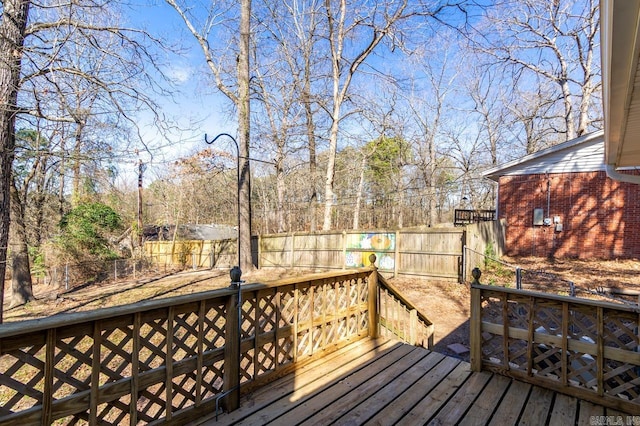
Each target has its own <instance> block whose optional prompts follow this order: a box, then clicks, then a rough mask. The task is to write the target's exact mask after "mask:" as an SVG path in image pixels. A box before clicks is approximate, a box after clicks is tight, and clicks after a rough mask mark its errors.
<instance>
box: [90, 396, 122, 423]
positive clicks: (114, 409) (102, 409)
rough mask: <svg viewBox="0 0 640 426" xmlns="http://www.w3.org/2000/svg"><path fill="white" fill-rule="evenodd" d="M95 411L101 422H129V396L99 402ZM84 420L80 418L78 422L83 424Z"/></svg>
mask: <svg viewBox="0 0 640 426" xmlns="http://www.w3.org/2000/svg"><path fill="white" fill-rule="evenodd" d="M97 411H98V413H97V414H98V415H97V417H98V418H99V419H100V423H101V424H108V425H113V426H118V425H123V424H129V423H130V421H129V396H128V395H127V396H126V397H122V398H120V399H117V400H115V401H110V402H107V403H104V404H100V405H98V410H97ZM78 420H80V419H78ZM84 420H86V419H82V420H81V421H80V424H83V423H84Z"/></svg>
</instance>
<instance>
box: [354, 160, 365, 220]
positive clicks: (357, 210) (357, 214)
mask: <svg viewBox="0 0 640 426" xmlns="http://www.w3.org/2000/svg"><path fill="white" fill-rule="evenodd" d="M366 167H367V157H362V162H361V163H360V182H358V194H357V196H356V207H355V209H354V210H353V229H358V228H359V227H360V205H361V204H362V193H363V192H364V171H365V168H366Z"/></svg>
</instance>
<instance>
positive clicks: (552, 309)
mask: <svg viewBox="0 0 640 426" xmlns="http://www.w3.org/2000/svg"><path fill="white" fill-rule="evenodd" d="M639 322H640V309H639V308H638V307H633V306H629V305H621V304H614V303H609V302H602V301H595V300H588V299H579V298H575V297H567V296H558V295H553V294H546V293H539V292H531V291H526V290H516V289H509V288H502V287H494V286H486V285H478V284H473V285H472V286H471V324H470V329H471V336H470V339H471V341H470V346H471V367H472V369H473V370H474V371H480V370H482V369H485V370H489V371H493V372H496V373H499V374H503V375H506V376H509V377H514V378H516V379H518V380H521V381H525V382H529V383H533V384H535V385H539V386H543V387H546V388H549V389H553V390H555V391H558V392H562V393H566V394H568V395H571V396H575V397H578V398H581V399H585V400H588V401H592V402H595V403H598V404H602V405H605V406H608V407H611V408H613V409H617V410H621V411H625V412H629V413H637V412H640V353H639V350H640V337H639V335H638V326H639Z"/></svg>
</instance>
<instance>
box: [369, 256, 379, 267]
mask: <svg viewBox="0 0 640 426" xmlns="http://www.w3.org/2000/svg"><path fill="white" fill-rule="evenodd" d="M376 259H377V257H376V255H375V254H373V253H371V254H370V255H369V263H370V264H371V266H375V263H376Z"/></svg>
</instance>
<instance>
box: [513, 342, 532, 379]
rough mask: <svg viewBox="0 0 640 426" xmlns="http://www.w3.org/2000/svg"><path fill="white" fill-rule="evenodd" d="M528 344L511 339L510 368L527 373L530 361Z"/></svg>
mask: <svg viewBox="0 0 640 426" xmlns="http://www.w3.org/2000/svg"><path fill="white" fill-rule="evenodd" d="M528 355H529V354H528V352H527V343H526V342H524V341H522V340H519V339H509V366H510V367H511V368H517V369H519V370H523V371H526V370H527V363H528V360H529V357H528Z"/></svg>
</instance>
